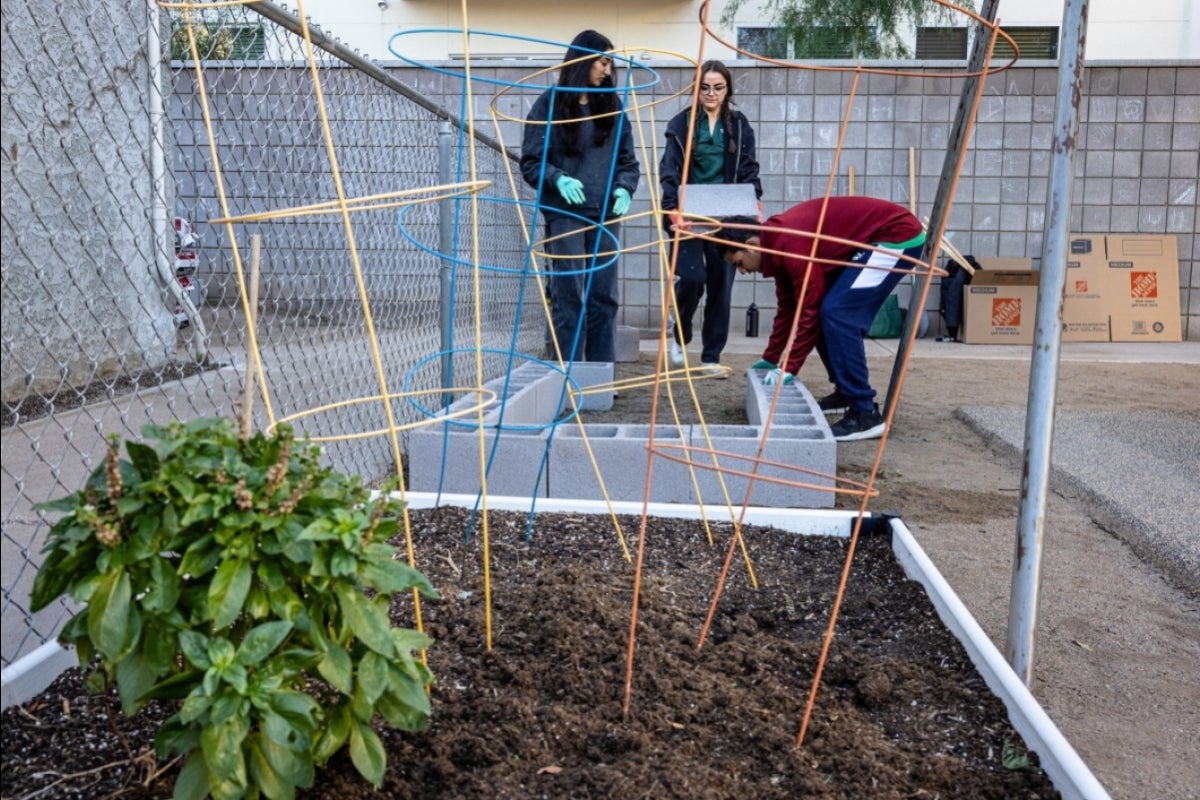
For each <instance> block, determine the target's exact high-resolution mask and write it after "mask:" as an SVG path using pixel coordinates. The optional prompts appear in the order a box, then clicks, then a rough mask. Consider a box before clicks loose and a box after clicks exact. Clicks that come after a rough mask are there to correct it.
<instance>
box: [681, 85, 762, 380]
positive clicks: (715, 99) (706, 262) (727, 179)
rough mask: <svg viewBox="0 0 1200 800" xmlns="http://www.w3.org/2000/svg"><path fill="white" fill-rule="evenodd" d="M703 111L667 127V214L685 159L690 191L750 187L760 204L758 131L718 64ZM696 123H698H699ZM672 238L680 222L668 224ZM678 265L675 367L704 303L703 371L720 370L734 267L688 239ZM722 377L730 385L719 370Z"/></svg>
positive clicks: (705, 88) (705, 90)
mask: <svg viewBox="0 0 1200 800" xmlns="http://www.w3.org/2000/svg"><path fill="white" fill-rule="evenodd" d="M699 74H700V87H699V97H698V108H695V109H692V108H687V109H684V110H683V111H681V112H679V113H678V114H676V115H675V116H674V117H672V118H671V121H670V122H668V123H667V142H666V147H665V148H664V150H663V154H662V158H661V159H660V160H659V165H658V169H659V182H660V185H661V188H662V207H663V209H664V210H665V211H667V212H673V211H676V210H677V209H678V208H679V186H680V184H681V183H683V182H684V179H685V176H684V174H683V173H684V158H685V154H687V153H688V152H689V148H688V136H689V133H690V135H691V148H690V153H691V159H690V163H689V164H688V169H687V176H686V180H687V182H688V183H750V184H753V185H754V194H755V196H756V197H758V198H761V197H762V183H761V182H760V181H759V179H758V156H757V153H756V150H755V146H754V128H752V127H751V126H750V122H749V120H747V119H746V115H745V114H743V113H742V112H740V111H738V110H737V109H735V108H734V107H733V94H734V92H733V76H732V75H731V74H730V72H729V68H728V67H726V66H725V65H724V64H723V63H722V62H720V61H706V62H704V63H703V64H702V65H701V66H700V72H699ZM693 116H694V117H695V120H694V121H693ZM664 220H665V224H666V226H667V232H668V233H670V232H671V229H672V227H673V225H674V223H675V222H676V221H677V218H676V215H674V214H671V213H668V214H667V215H666V216H665V218H664ZM678 248H679V253H678V256H677V257H676V263H675V306H676V308H677V311H676V312H674V313H677V314H678V316H677V317H676V318H675V321H674V325H673V326H672V328H673V330H672V336H671V363H672V365H674V366H677V367H678V366H682V365H683V348H684V347H686V346H687V345H688V343H689V342H691V340H692V317H693V316H694V315H695V313H696V309H697V308H698V307H699V305H700V299H701V298H702V297H704V296H705V294H706V293H707V299H706V300H705V301H704V324H703V326H702V328H701V331H700V338H701V342H702V344H703V350H701V353H700V360H701V362H702V363H703V364H706V365H712V368H716V367H719V365H720V363H721V351H722V350H724V349H725V342H726V340H727V339H728V338H729V301H730V296H731V294H732V292H733V275H734V270H733V267H731V266H730V265H729V263H728V262H726V261H725V260H724V259H722V258H721V256H720V255H719V254H718V253H717V249H716V246H715V245H713V244H712V243H711V242H707V243H706V242H704V241H702V240H699V239H687V240H683V241H680V242H678ZM714 371H715V372H716V373H717V375H718V377H727V373H726V372H725V371H724V370H716V369H714Z"/></svg>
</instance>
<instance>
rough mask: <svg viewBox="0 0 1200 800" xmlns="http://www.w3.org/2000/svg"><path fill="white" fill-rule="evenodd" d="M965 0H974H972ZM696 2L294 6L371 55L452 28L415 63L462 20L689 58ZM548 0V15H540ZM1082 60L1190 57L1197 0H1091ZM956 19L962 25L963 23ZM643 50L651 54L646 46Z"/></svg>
mask: <svg viewBox="0 0 1200 800" xmlns="http://www.w3.org/2000/svg"><path fill="white" fill-rule="evenodd" d="M289 5H290V6H291V7H292V8H295V7H296V4H294V3H293V4H289ZM975 5H977V6H978V5H980V2H979V1H978V0H977V2H976V3H975ZM700 6H701V4H700V3H699V2H695V0H692V2H678V0H675V1H672V0H614V2H610V3H607V4H605V5H602V6H589V5H586V4H556V5H554V6H550V7H548V6H547V5H546V4H545V3H542V2H520V0H475V2H473V3H470V4H469V6H468V9H467V14H468V15H469V16H468V17H467V19H466V20H464V19H463V14H462V12H461V8H462V6H461V5H460V4H459V3H445V2H432V0H388V2H387V7H386V8H382V9H381V8H379V6H378V4H377V3H376V2H374V1H373V0H355V2H352V3H348V2H345V0H304V12H305V13H306V14H308V15H309V16H311V17H312V18H313V20H315V21H318V23H319V24H320V25H321V26H322V27H323V28H324V30H325V31H326V32H328V33H331V34H334V35H335V36H337V37H338V38H340V39H341V40H342V41H343V42H345V43H346V44H348V45H350V46H351V47H353V48H357V49H359V50H361V51H362V52H363V53H364V54H365V55H367V56H368V57H370V58H374V59H377V60H388V59H392V58H395V57H396V56H395V55H394V54H393V51H392V50H390V49H389V43H390V42H391V40H392V37H393V36H394V35H395V34H396V33H397V32H398V31H410V30H414V29H418V28H449V29H453V31H455V32H454V33H442V34H432V33H430V34H421V35H419V36H418V35H411V36H405V37H403V38H402V39H400V40H398V41H397V42H396V46H397V48H398V49H399V50H400V51H401V52H402V53H403V54H404V56H405V57H407V58H411V59H414V60H416V61H420V62H425V61H430V60H440V59H443V58H446V57H447V56H448V55H450V54H454V53H462V52H464V44H463V41H462V35H461V33H459V31H461V30H462V29H464V28H467V29H470V30H474V31H494V32H501V33H506V34H514V35H519V36H526V37H534V38H539V39H545V40H549V41H551V42H557V43H562V42H569V41H570V40H571V38H572V37H573V36H574V35H575V34H576V33H577V32H579V31H580V30H583V29H584V28H595V29H597V30H599V31H601V32H603V33H604V34H605V35H607V36H608V37H609V38H610V39H612V40H613V42H615V43H616V44H617V46H619V47H630V48H632V49H633V50H634V52H641V51H642V49H643V48H651V49H653V50H666V51H672V52H675V53H678V54H680V55H683V56H687V57H693V56H695V55H696V54H697V53H698V52H699V49H700V39H701V35H702V30H701V28H700V26H699V23H698V20H699V13H700ZM723 7H724V2H722V0H715V2H714V3H713V5H712V10H710V12H709V14H710V20H711V27H712V29H713V31H714V32H715V33H716V34H717V35H718V36H720V37H721V38H723V39H725V40H727V41H730V42H733V41H735V39H736V35H735V34H734V32H733V31H731V30H728V29H722V28H721V27H720V25H719V19H720V12H721V9H722V8H723ZM761 7H762V3H759V2H753V0H752V1H751V2H747V3H745V4H744V7H743V9H742V11H741V13H740V15H739V23H740V24H744V25H769V24H770V17H769V15H768V14H766V13H764V12H763V11H761V10H760V9H761ZM548 8H552V13H548ZM1062 13H1063V4H1062V3H1061V2H1058V3H1047V2H1045V0H1003V2H1002V3H1000V6H999V11H998V17H999V19H1000V21H1001V23H1002V24H1006V25H1037V26H1044V25H1058V24H1060V22H1061V20H1062ZM1088 16H1089V23H1088V26H1089V27H1088V44H1087V55H1088V58H1089V59H1096V60H1111V59H1139V60H1140V59H1157V60H1171V59H1185V58H1200V3H1196V2H1195V0H1139V2H1137V3H1131V2H1128V0H1091V2H1090V4H1089V15H1088ZM959 24H967V22H966V21H965V19H964V21H963V22H962V23H959ZM470 48H471V51H472V52H473V53H475V54H476V55H480V56H482V55H488V54H490V55H498V54H505V55H509V54H514V53H522V54H531V55H538V54H540V55H552V54H558V53H560V52H561V49H562V48H561V47H556V46H551V45H545V44H538V43H534V42H523V41H520V40H519V39H517V38H504V37H479V40H478V41H477V42H474V43H472V44H471V45H470ZM704 54H705V55H706V56H707V57H711V58H732V57H733V53H732V51H730V50H729V49H728V48H726V47H724V46H723V45H721V44H720V43H719V42H717V41H715V40H713V39H711V38H709V39H708V40H707V41H706V42H705V43H704ZM647 56H648V57H649V58H656V57H658V54H656V53H654V52H649V53H647Z"/></svg>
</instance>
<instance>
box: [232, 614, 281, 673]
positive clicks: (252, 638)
mask: <svg viewBox="0 0 1200 800" xmlns="http://www.w3.org/2000/svg"><path fill="white" fill-rule="evenodd" d="M291 631H292V623H290V622H288V621H287V620H277V621H275V622H267V623H264V624H262V625H259V626H257V627H255V628H253V629H251V631H250V632H249V633H247V634H246V636H245V638H244V639H242V644H241V646H240V647H238V653H237V660H238V663H239V664H243V665H245V666H247V667H249V666H253V665H255V664H257V663H258V662H260V661H262V660H264V659H266V658H267V656H269V655H271V653H272V652H273V651H274V650H275V648H276V647H278V646H279V645H280V643H281V642H283V640H284V639H286V638H287V635H288V634H289V633H291Z"/></svg>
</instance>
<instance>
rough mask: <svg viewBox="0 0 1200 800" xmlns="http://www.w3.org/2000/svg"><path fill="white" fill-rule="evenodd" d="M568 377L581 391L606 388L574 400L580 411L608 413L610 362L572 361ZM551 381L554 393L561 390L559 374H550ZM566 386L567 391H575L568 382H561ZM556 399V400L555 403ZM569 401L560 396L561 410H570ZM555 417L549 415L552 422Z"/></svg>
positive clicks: (611, 369)
mask: <svg viewBox="0 0 1200 800" xmlns="http://www.w3.org/2000/svg"><path fill="white" fill-rule="evenodd" d="M567 366H568V370H567V375H568V377H569V378H570V379H571V380H572V381H574V382H575V383H577V384H579V388H580V389H581V390H584V391H586V390H587V389H590V388H591V387H593V386H606V385H607V386H608V387H609V388H608V389H606V390H604V391H597V392H587V393H586V394H581V395H578V396H577V397H576V398H575V402H576V404H577V405H578V406H579V409H580V410H581V411H608V410H609V409H611V408H612V405H613V392H612V382H613V363H612V362H611V361H573V362H571V363H570V364H568V365H567ZM550 374H551V376H553V377H552V379H549V382H550V383H551V384H552V385H553V386H554V390H555V393H558V392H560V391H561V390H562V386H563V383H562V382H560V381H562V380H563V376H562V374H561V373H556V372H553V371H552V372H551V373H550ZM563 382H565V383H566V385H567V391H569V392H573V391H575V387H574V386H573V385H572V384H571V383H570V382H569V381H563ZM557 399H558V398H556V401H557ZM570 408H571V401H570V400H569V399H568V398H567V397H566V396H565V395H563V396H562V409H563V410H564V411H566V410H570ZM554 418H555V415H553V414H552V415H551V416H550V419H551V420H553V419H554Z"/></svg>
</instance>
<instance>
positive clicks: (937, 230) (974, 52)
mask: <svg viewBox="0 0 1200 800" xmlns="http://www.w3.org/2000/svg"><path fill="white" fill-rule="evenodd" d="M999 5H1000V0H983V4H982V8H980V9H979V16H980V18H981V19H984V20H986V21H987V22H988V23H994V22H995V21H996V8H997V7H998V6H999ZM991 39H992V29H991V28H990V27H989V26H988V25H985V24H983V23H982V22H979V23H976V26H975V44H974V45H973V46H972V49H971V58H970V60H969V61H968V62H967V72H968V73H972V77H970V78H966V79H964V80H963V85H962V92H961V93H960V94H959V99H958V111H957V113H956V114H955V116H954V123H953V124H952V125H951V126H950V137H949V139H948V141H947V143H946V157H945V159H944V160H943V161H942V174H941V177H940V178H939V180H938V188H937V192H936V194H935V195H934V198H933V208H932V210H931V211H930V214H929V226H928V227H929V238H928V239H927V240H926V242H925V252H924V253H922V254H921V257H922V258H923V259H924V260H925V261H929V259H930V255H931V254H932V253H934V252H935V251H936V250H937V249H938V247H939V234H941V232H942V231H944V230H945V228H946V217H947V216H949V213H950V203H951V201H952V200H953V197H951V194H950V193H951V192H952V191H953V189H954V184H955V182H956V181H957V180H958V172H959V169H960V164H961V162H962V154H963V150H965V149H966V147H967V141H968V140H969V139H970V135H971V129H972V127H973V126H972V122H973V120H972V119H971V114H972V112H973V110H974V108H975V95H976V94H977V93H978V91H979V83H980V81H982V80H984V76H983V75H982V73H983V72H984V71H985V70H986V69H987V67H988V56H989V54H990V53H991V48H990V43H991ZM974 73H979V74H974ZM913 213H914V214H915V213H917V212H916V211H915V210H914V211H913ZM912 280H913V286H912V293H911V294H910V295H909V300H908V313H907V314H906V315H905V316H904V328H903V330H902V331H901V333H900V339H899V344H898V346H897V348H896V359H895V361H893V362H892V376H891V378H890V379H889V381H888V389H887V394H886V395H885V396H884V401H883V413H884V415H885V416H886V415H887V414H888V413H889V412H890V411H891V408H892V406H893V405H895V403H896V395H897V394H898V393H899V391H900V374H901V373H902V372H903V371H904V365H905V364H906V363H907V361H908V353H909V350H910V344H911V342H912V341H913V339H915V338H916V337H915V335H914V329H917V328H919V325H920V315H921V314H924V313H925V309H924V308H923V307H920V308H914V307H913V306H914V304H917V303H920V304H921V305H922V306H923V305H924V303H925V297H926V295H927V294H928V291H929V275H927V274H925V273H923V272H920V271H918V272H917V273H915V274H914V275H913V279H912Z"/></svg>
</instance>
